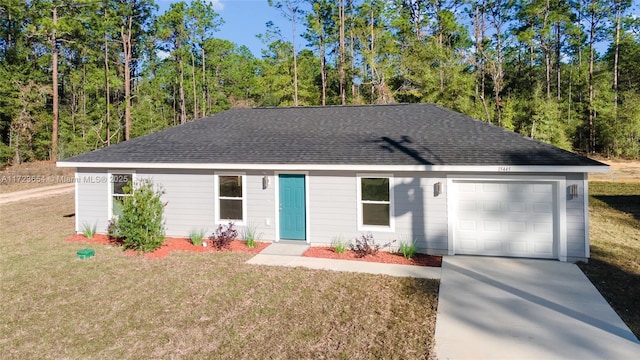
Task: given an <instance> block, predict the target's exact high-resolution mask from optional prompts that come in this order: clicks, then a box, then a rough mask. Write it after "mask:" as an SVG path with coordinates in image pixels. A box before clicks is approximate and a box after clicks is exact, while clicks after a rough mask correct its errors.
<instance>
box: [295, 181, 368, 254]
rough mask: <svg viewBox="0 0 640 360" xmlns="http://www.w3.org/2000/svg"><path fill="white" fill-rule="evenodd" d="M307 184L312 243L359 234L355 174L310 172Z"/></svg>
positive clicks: (328, 242)
mask: <svg viewBox="0 0 640 360" xmlns="http://www.w3.org/2000/svg"><path fill="white" fill-rule="evenodd" d="M307 186H308V187H309V199H308V201H307V206H309V216H310V221H309V222H310V224H309V226H310V234H311V235H310V236H311V242H312V243H314V244H331V241H332V240H333V239H342V240H344V241H347V240H351V239H352V238H354V237H355V236H356V235H357V234H358V231H357V225H358V220H357V218H358V217H357V208H356V205H357V203H356V192H357V190H356V177H355V173H352V172H318V171H314V172H310V173H309V177H308V184H307Z"/></svg>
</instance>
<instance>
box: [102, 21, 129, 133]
mask: <svg viewBox="0 0 640 360" xmlns="http://www.w3.org/2000/svg"><path fill="white" fill-rule="evenodd" d="M127 20H128V21H127V30H126V32H125V30H124V27H120V36H121V38H122V47H123V52H124V139H125V140H129V139H130V138H131V60H132V59H131V58H132V45H131V36H132V35H131V33H132V30H131V28H132V25H133V16H128V19H127ZM105 47H106V45H105Z"/></svg>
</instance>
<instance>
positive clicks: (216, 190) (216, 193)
mask: <svg viewBox="0 0 640 360" xmlns="http://www.w3.org/2000/svg"><path fill="white" fill-rule="evenodd" d="M220 176H240V177H241V179H242V220H233V219H220V200H221V199H222V200H224V199H225V197H222V198H220ZM228 199H237V198H228ZM213 201H214V210H213V211H214V214H215V218H216V219H215V223H216V225H218V224H228V223H229V222H233V223H234V224H235V225H244V224H245V223H246V221H247V174H246V173H245V172H217V173H215V174H214V176H213Z"/></svg>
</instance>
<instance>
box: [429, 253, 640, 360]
mask: <svg viewBox="0 0 640 360" xmlns="http://www.w3.org/2000/svg"><path fill="white" fill-rule="evenodd" d="M435 342H436V345H435V351H436V356H437V357H438V359H441V360H444V359H638V358H640V343H639V342H638V340H637V339H636V338H635V336H634V335H633V333H631V331H630V330H629V328H628V327H627V326H626V325H625V324H624V323H623V322H622V320H621V319H620V317H618V315H617V314H616V313H615V312H614V311H613V309H611V307H610V306H609V304H607V302H606V301H605V300H604V298H603V297H602V296H601V295H600V293H599V292H598V291H597V290H596V288H595V287H594V286H593V285H592V284H591V282H589V280H588V279H587V277H586V276H585V275H584V274H583V273H582V271H580V269H579V268H578V267H577V266H576V265H574V264H567V263H561V262H558V261H546V260H529V259H504V258H490V257H464V256H447V257H444V258H443V264H442V277H441V280H440V294H439V299H438V316H437V320H436V334H435Z"/></svg>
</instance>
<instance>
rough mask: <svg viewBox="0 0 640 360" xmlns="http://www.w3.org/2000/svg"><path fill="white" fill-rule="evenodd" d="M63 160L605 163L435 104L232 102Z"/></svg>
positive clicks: (429, 163) (215, 162) (222, 162)
mask: <svg viewBox="0 0 640 360" xmlns="http://www.w3.org/2000/svg"><path fill="white" fill-rule="evenodd" d="M65 162H87V163H92V162H100V163H110V162H114V163H116V162H117V163H128V162H131V163H133V162H135V163H203V164H204V163H214V164H234V163H243V164H359V165H564V166H598V165H604V164H601V163H599V162H597V161H594V160H591V159H588V158H586V157H583V156H580V155H577V154H574V153H571V152H568V151H564V150H561V149H558V148H556V147H553V146H551V145H548V144H545V143H542V142H539V141H535V140H531V139H529V138H526V137H523V136H521V135H518V134H516V133H513V132H511V131H508V130H504V129H501V128H499V127H496V126H493V125H489V124H486V123H483V122H481V121H478V120H474V119H472V118H470V117H468V116H465V115H462V114H460V113H457V112H454V111H451V110H448V109H445V108H442V107H440V106H437V105H433V104H398V105H377V106H373V105H367V106H329V107H297V108H255V109H232V110H228V111H225V112H223V113H219V114H216V115H214V116H210V117H207V118H203V119H200V120H197V121H193V122H190V123H187V124H184V125H180V126H176V127H173V128H170V129H166V130H163V131H160V132H157V133H154V134H150V135H146V136H142V137H139V138H135V139H132V140H129V141H126V142H123V143H119V144H116V145H112V146H109V147H107V148H104V149H100V150H96V151H92V152H89V153H86V154H82V155H78V156H75V157H72V158H69V159H66V160H65ZM87 165H88V166H90V164H87Z"/></svg>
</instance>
